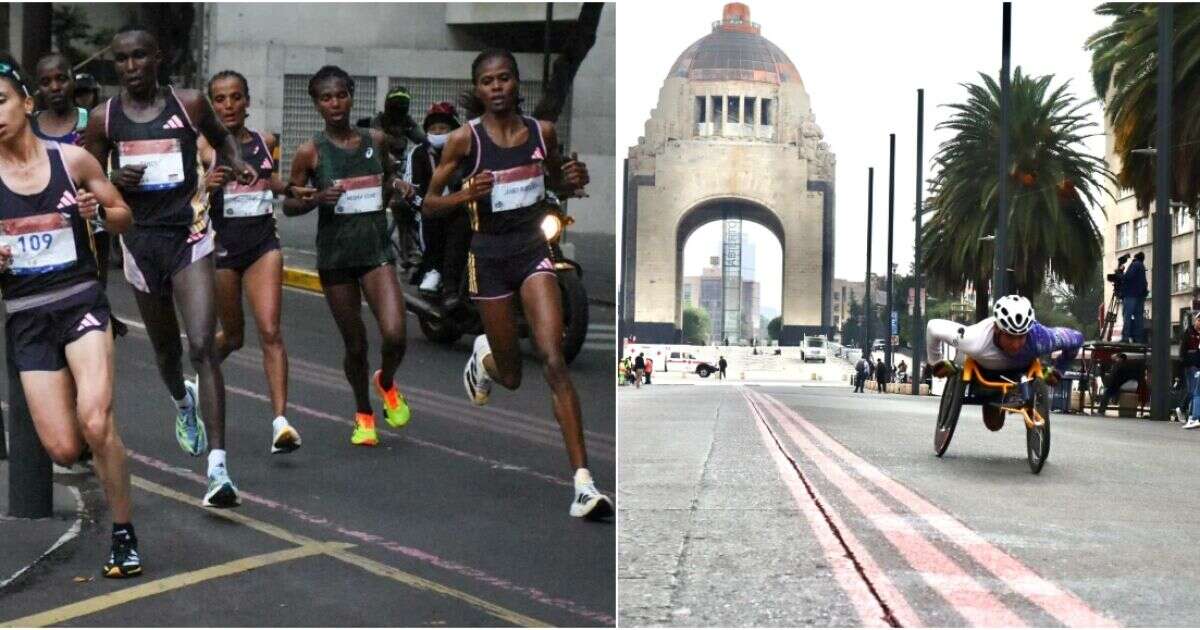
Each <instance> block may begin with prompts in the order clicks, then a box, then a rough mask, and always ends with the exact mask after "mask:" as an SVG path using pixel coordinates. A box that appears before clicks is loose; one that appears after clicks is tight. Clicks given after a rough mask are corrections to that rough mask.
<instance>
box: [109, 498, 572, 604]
mask: <svg viewBox="0 0 1200 630" xmlns="http://www.w3.org/2000/svg"><path fill="white" fill-rule="evenodd" d="M130 480H131V482H132V484H133V486H134V487H137V488H141V489H142V490H146V491H147V492H152V493H154V494H157V495H159V496H162V497H165V498H168V499H173V500H175V501H179V502H180V503H184V504H187V505H191V506H195V505H196V499H195V498H194V497H190V496H188V495H186V494H184V493H182V492H179V491H178V490H175V489H173V488H169V487H167V486H163V485H160V484H157V483H154V482H153V481H150V480H148V479H143V478H141V477H136V476H132V475H131V476H130ZM206 511H207V512H209V513H210V514H212V515H213V516H217V517H220V518H224V519H226V520H230V521H233V522H236V523H240V524H242V525H245V526H247V527H250V528H252V529H255V530H257V531H260V532H262V533H264V534H267V535H269V536H272V537H274V538H278V539H280V540H283V541H286V542H289V543H292V544H295V545H300V548H309V547H314V546H324V547H328V549H322V550H321V551H320V553H324V554H326V555H328V556H332V557H334V558H337V559H338V560H341V561H342V562H346V563H348V564H352V565H354V566H357V567H359V568H361V569H364V570H366V571H369V572H371V573H374V574H376V575H380V576H383V577H387V578H390V579H393V580H395V581H397V582H400V583H402V584H405V585H408V586H410V587H412V588H415V589H418V590H424V591H430V592H433V593H438V594H440V595H444V596H447V597H451V598H454V599H457V600H459V601H462V602H464V603H466V604H469V605H471V606H473V607H475V608H478V609H480V610H482V611H484V612H486V613H488V614H490V615H492V616H493V617H496V618H497V619H500V620H501V621H507V622H509V623H512V624H515V625H518V626H527V627H539V628H544V627H549V624H547V623H545V622H542V621H538V620H537V619H534V618H532V617H527V616H525V615H522V614H520V613H518V612H514V611H511V610H509V609H507V608H504V607H502V606H498V605H496V604H493V603H491V602H489V601H486V600H484V599H480V598H479V597H476V596H474V595H471V594H469V593H465V592H463V591H460V590H458V589H456V588H453V587H450V586H446V585H444V584H439V583H437V582H434V581H432V580H427V579H425V578H422V577H420V576H417V575H413V574H412V573H408V572H406V571H401V570H400V569H397V568H395V567H391V566H388V565H386V564H383V563H381V562H376V561H374V560H371V559H370V558H366V557H363V556H360V555H358V554H356V553H353V552H350V551H348V549H350V548H352V547H354V545H353V544H351V543H321V542H319V541H317V540H315V539H312V538H308V537H307V536H302V535H300V534H295V533H292V532H290V531H288V530H286V529H284V528H282V527H278V526H276V525H272V524H270V523H267V522H264V521H260V520H258V519H256V518H252V517H249V516H246V515H245V514H241V513H239V512H234V511H230V510H208V509H206ZM168 579H169V578H168Z"/></svg>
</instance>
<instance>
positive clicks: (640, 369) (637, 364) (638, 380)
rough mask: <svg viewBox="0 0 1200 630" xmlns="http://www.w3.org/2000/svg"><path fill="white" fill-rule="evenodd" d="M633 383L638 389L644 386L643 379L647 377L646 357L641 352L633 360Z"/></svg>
mask: <svg viewBox="0 0 1200 630" xmlns="http://www.w3.org/2000/svg"><path fill="white" fill-rule="evenodd" d="M633 376H634V378H633V384H634V386H635V388H636V389H641V388H642V381H643V380H645V378H646V357H645V355H643V354H642V353H641V352H639V353H638V355H637V358H635V359H634V360H633Z"/></svg>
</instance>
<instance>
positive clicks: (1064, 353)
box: [925, 295, 1083, 431]
mask: <svg viewBox="0 0 1200 630" xmlns="http://www.w3.org/2000/svg"><path fill="white" fill-rule="evenodd" d="M943 343H946V344H950V345H951V346H954V347H955V348H957V349H958V351H959V352H961V353H964V354H965V355H967V356H969V357H971V358H972V359H974V360H975V362H976V363H977V364H979V367H980V368H982V369H983V370H985V371H986V372H990V373H993V374H995V373H1000V374H1010V373H1013V372H1023V371H1024V370H1027V369H1029V366H1030V365H1031V364H1032V363H1033V361H1034V360H1035V359H1037V358H1038V357H1040V356H1043V355H1048V354H1050V353H1052V352H1055V351H1061V353H1060V354H1059V357H1058V359H1057V360H1056V361H1055V365H1054V367H1052V368H1049V369H1047V370H1046V372H1045V374H1043V376H1044V378H1045V379H1046V382H1047V383H1048V384H1050V385H1056V384H1058V381H1059V379H1060V378H1061V370H1065V369H1066V367H1067V365H1068V364H1069V363H1070V361H1071V360H1072V359H1074V358H1075V355H1076V354H1078V352H1079V348H1080V347H1081V346H1083V333H1081V332H1079V331H1078V330H1074V329H1072V328H1050V327H1046V326H1043V325H1041V324H1039V323H1038V322H1037V319H1036V317H1035V315H1034V312H1033V305H1032V304H1030V302H1029V300H1028V299H1026V298H1024V297H1021V296H1019V295H1006V296H1004V297H1002V298H1000V299H999V300H996V303H995V305H994V306H993V307H992V316H991V317H989V318H987V319H985V320H983V321H981V322H979V323H977V324H974V325H972V326H966V325H964V324H959V323H956V322H952V321H949V320H945V319H932V320H929V324H928V325H927V326H926V328H925V353H926V354H925V356H926V357H928V361H929V367H928V369H929V370H930V373H931V374H933V375H934V376H936V377H938V378H945V377H947V376H950V375H952V374H954V373H955V372H957V371H958V369H959V368H958V366H956V365H955V364H954V363H953V362H952V361H949V360H947V359H945V358H944V357H943V356H942V344H943ZM983 422H984V424H985V425H987V428H988V429H990V430H992V431H999V430H1000V429H1001V428H1002V427H1003V426H1004V413H1003V412H1002V411H1000V410H999V409H996V408H993V407H992V406H990V405H987V406H984V409H983Z"/></svg>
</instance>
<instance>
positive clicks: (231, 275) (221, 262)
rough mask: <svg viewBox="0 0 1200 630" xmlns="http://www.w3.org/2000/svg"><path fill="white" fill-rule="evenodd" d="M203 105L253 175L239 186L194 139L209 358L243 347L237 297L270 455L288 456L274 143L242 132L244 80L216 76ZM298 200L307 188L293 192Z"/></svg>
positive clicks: (295, 443)
mask: <svg viewBox="0 0 1200 630" xmlns="http://www.w3.org/2000/svg"><path fill="white" fill-rule="evenodd" d="M208 99H209V101H210V102H211V103H212V106H213V110H214V111H216V113H217V116H218V117H219V118H220V119H221V122H222V123H224V124H225V127H226V129H228V130H229V133H230V134H231V135H232V136H233V137H234V139H235V140H236V141H237V144H238V147H239V150H240V151H241V156H242V160H243V161H245V162H246V163H247V164H249V165H250V166H251V168H253V169H255V170H256V171H257V172H258V181H256V182H255V183H254V185H252V186H243V185H242V184H240V183H238V182H237V181H236V180H234V179H232V178H231V177H230V176H229V173H230V171H229V166H228V164H226V163H225V162H223V161H222V160H220V159H219V158H218V157H217V153H216V151H214V150H213V149H212V147H210V146H209V145H208V143H207V142H206V141H205V140H204V138H200V140H199V141H198V151H199V157H200V161H201V163H202V164H205V165H207V167H208V171H207V173H206V174H205V178H204V186H205V189H206V190H207V191H208V204H209V216H211V217H212V222H213V228H214V229H215V230H216V231H217V243H216V252H217V257H216V268H217V316H218V318H219V319H220V321H221V330H220V332H218V333H217V336H216V344H217V357H218V358H219V359H220V360H221V361H222V362H223V361H225V359H226V358H228V357H229V355H230V354H232V353H233V352H234V351H235V350H238V349H239V348H241V347H242V345H243V344H244V342H245V330H246V322H245V316H244V315H243V314H242V291H243V290H245V293H246V297H247V298H248V299H249V301H250V310H251V312H252V313H253V315H254V323H255V326H256V327H257V328H258V339H259V344H260V345H261V346H262V356H263V368H264V371H265V372H266V377H267V389H268V390H269V393H270V395H271V411H272V414H273V415H272V417H273V420H272V421H271V449H270V450H271V453H272V454H282V453H290V452H292V451H294V450H296V449H297V448H300V433H299V432H298V431H296V429H295V428H294V427H292V425H291V424H289V423H288V421H287V417H286V416H285V413H286V410H287V386H288V358H287V350H286V349H285V348H284V345H283V331H282V327H281V325H280V312H281V310H282V302H283V295H282V294H283V254H282V253H281V251H280V245H279V235H278V232H277V228H276V226H275V213H274V206H273V202H274V200H275V194H276V193H278V194H283V193H284V192H285V188H286V187H285V186H284V184H283V180H282V179H281V178H280V177H279V172H278V164H279V140H278V138H276V137H275V135H274V134H270V133H262V132H259V131H256V130H254V129H250V128H249V127H247V126H246V109H247V107H248V106H249V104H250V86H249V84H248V83H247V82H246V77H244V76H242V75H241V74H240V73H238V72H236V71H233V70H223V71H221V72H218V73H217V74H215V75H213V77H212V78H211V79H209V81H208ZM292 192H293V193H294V194H298V195H300V196H306V195H311V194H313V193H315V192H316V191H315V190H314V189H311V188H304V189H296V188H294V187H293V189H292Z"/></svg>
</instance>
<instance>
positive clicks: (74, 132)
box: [33, 53, 128, 337]
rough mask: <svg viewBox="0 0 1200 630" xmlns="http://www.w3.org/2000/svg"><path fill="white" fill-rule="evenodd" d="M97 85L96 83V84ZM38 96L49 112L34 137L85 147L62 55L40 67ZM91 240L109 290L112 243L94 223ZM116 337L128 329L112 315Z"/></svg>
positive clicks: (38, 119)
mask: <svg viewBox="0 0 1200 630" xmlns="http://www.w3.org/2000/svg"><path fill="white" fill-rule="evenodd" d="M93 81H94V80H93ZM37 82H38V92H39V94H40V96H41V99H42V102H43V103H45V104H46V109H44V110H41V111H38V112H35V113H34V115H33V133H34V134H36V135H37V136H38V137H39V138H44V139H46V140H54V141H56V142H60V143H62V144H74V145H77V146H83V130H84V129H85V128H86V127H87V121H88V110H87V109H85V108H83V107H79V106H78V103H77V100H76V88H77V86H76V80H75V78H74V77H72V75H71V64H70V62H69V61H68V60H67V58H66V57H64V56H63V55H61V54H59V53H50V54H48V55H46V56H44V57H42V58H41V60H39V61H38V64H37ZM91 227H92V239H93V240H94V241H95V248H94V249H95V252H96V274H97V276H98V277H99V278H100V284H101V285H103V286H105V287H108V259H109V256H108V254H109V252H110V251H112V246H111V243H110V242H111V239H110V238H109V236H108V232H106V231H104V227H103V225H101V224H100V223H92V224H91ZM109 321H110V322H112V327H113V334H115V335H116V336H118V337H124V336H125V334H126V332H128V328H127V327H126V326H125V324H124V323H123V322H121V321H120V320H118V319H117V318H116V317H115V316H112V315H111V314H110V315H109Z"/></svg>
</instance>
